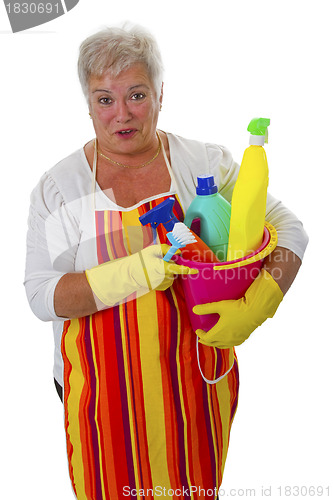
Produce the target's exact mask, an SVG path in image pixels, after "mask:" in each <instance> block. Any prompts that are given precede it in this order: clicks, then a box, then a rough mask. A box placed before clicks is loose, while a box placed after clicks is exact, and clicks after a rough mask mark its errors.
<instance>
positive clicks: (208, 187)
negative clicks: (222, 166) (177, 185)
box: [196, 174, 217, 196]
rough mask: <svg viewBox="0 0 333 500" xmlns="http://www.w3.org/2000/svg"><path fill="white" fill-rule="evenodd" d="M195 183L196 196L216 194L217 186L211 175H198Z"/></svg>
mask: <svg viewBox="0 0 333 500" xmlns="http://www.w3.org/2000/svg"><path fill="white" fill-rule="evenodd" d="M197 181H198V185H197V188H196V192H197V194H198V195H201V196H207V195H210V194H215V193H217V185H216V184H215V181H214V176H213V175H210V174H206V175H198V177H197Z"/></svg>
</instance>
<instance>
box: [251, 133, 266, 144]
mask: <svg viewBox="0 0 333 500" xmlns="http://www.w3.org/2000/svg"><path fill="white" fill-rule="evenodd" d="M264 144H265V136H264V135H250V145H251V146H263V145H264Z"/></svg>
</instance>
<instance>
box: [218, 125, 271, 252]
mask: <svg viewBox="0 0 333 500" xmlns="http://www.w3.org/2000/svg"><path fill="white" fill-rule="evenodd" d="M269 124H270V120H269V118H254V119H253V120H251V122H250V124H249V126H248V128H247V130H248V131H249V132H250V134H251V136H250V146H249V147H248V148H247V149H246V150H245V151H244V156H243V160H242V163H241V166H240V170H239V174H238V178H237V181H236V184H235V187H234V191H233V195H232V199H231V217H230V230H229V242H228V254H227V260H228V261H231V260H236V259H240V258H242V257H245V256H246V255H249V254H250V253H252V252H254V251H255V250H257V249H258V248H259V246H260V244H261V242H262V238H263V233H264V224H265V214H266V199H267V186H268V165H267V158H266V152H265V149H264V148H263V145H264V143H265V142H267V137H268V131H267V127H268V126H269Z"/></svg>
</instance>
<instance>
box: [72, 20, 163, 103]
mask: <svg viewBox="0 0 333 500" xmlns="http://www.w3.org/2000/svg"><path fill="white" fill-rule="evenodd" d="M137 63H143V64H144V65H145V66H146V68H147V72H148V75H149V77H150V79H151V80H152V82H153V85H154V89H155V91H156V96H157V98H159V97H160V94H161V88H162V81H163V63H162V58H161V54H160V50H159V48H158V45H157V43H156V40H155V38H154V37H153V36H152V35H151V34H150V33H149V32H148V31H146V30H145V29H144V28H143V27H141V26H130V27H129V26H128V25H127V24H126V25H124V26H123V27H122V28H117V27H109V28H106V29H103V30H101V31H99V32H97V33H95V34H94V35H92V36H90V37H88V38H87V39H86V40H84V41H83V42H82V43H81V45H80V51H79V59H78V73H79V79H80V83H81V86H82V90H83V93H84V95H85V97H86V99H87V101H89V80H90V78H91V76H97V77H100V76H102V75H103V74H104V73H105V72H106V71H107V70H110V71H111V74H112V75H114V76H117V75H118V74H119V73H120V72H121V71H123V70H124V69H128V68H130V67H131V66H133V65H134V64H137Z"/></svg>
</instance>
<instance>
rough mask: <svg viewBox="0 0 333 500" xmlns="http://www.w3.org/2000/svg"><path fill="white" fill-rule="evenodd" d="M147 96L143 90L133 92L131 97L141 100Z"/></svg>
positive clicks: (134, 99)
mask: <svg viewBox="0 0 333 500" xmlns="http://www.w3.org/2000/svg"><path fill="white" fill-rule="evenodd" d="M145 97H146V95H145V94H143V93H142V92H136V93H135V94H133V95H132V96H131V99H133V101H139V100H141V99H144V98H145Z"/></svg>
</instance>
